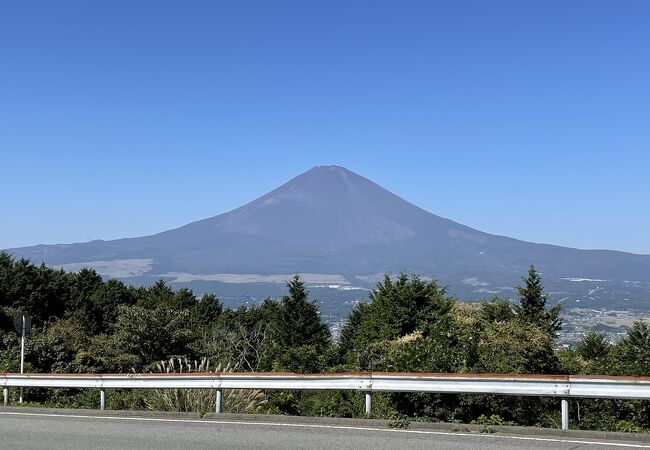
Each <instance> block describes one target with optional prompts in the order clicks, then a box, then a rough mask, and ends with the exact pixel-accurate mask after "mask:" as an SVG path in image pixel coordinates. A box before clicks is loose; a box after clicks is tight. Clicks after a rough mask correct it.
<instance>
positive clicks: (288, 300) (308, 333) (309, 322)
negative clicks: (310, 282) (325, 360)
mask: <svg viewBox="0 0 650 450" xmlns="http://www.w3.org/2000/svg"><path fill="white" fill-rule="evenodd" d="M287 287H288V289H289V295H285V296H284V297H282V301H281V302H280V305H281V308H280V322H279V324H278V326H279V332H280V342H281V344H282V346H284V347H300V346H304V345H312V346H314V347H315V348H316V349H317V350H318V351H320V350H322V349H324V348H325V347H327V346H328V345H329V344H330V332H329V328H328V327H327V324H326V323H325V322H323V320H322V319H321V316H320V313H319V311H318V304H317V303H316V302H315V301H309V293H308V291H307V289H306V288H305V283H303V281H302V280H301V279H300V277H299V276H298V275H295V276H294V277H293V278H292V279H291V280H290V281H289V282H287Z"/></svg>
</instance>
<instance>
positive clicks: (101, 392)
mask: <svg viewBox="0 0 650 450" xmlns="http://www.w3.org/2000/svg"><path fill="white" fill-rule="evenodd" d="M99 409H100V410H102V411H104V410H105V409H106V389H100V390H99Z"/></svg>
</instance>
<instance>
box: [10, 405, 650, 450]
mask: <svg viewBox="0 0 650 450" xmlns="http://www.w3.org/2000/svg"><path fill="white" fill-rule="evenodd" d="M0 448H2V449H7V450H8V449H30V450H32V449H48V450H58V449H66V450H76V449H155V450H161V449H183V450H189V449H204V448H206V449H207V448H209V449H218V448H223V449H244V448H245V449H251V448H267V449H305V448H315V449H323V448H336V449H354V450H361V449H366V448H371V449H373V450H383V449H406V448H408V449H477V448H478V449H481V450H507V449H515V448H526V449H547V448H552V449H594V448H597V449H621V448H650V444H648V443H645V444H644V443H639V444H638V445H636V444H635V443H631V442H623V441H612V440H600V439H583V438H574V437H567V438H562V437H549V436H539V437H536V436H514V435H508V436H504V435H499V434H481V433H454V432H445V431H432V430H392V429H388V428H372V427H365V426H363V425H360V426H356V425H354V426H351V425H328V424H327V423H326V422H323V421H318V423H290V422H289V423H287V422H283V421H282V417H277V420H275V421H274V422H264V423H263V422H252V421H233V420H220V419H209V420H201V419H186V418H171V417H147V416H145V417H132V416H131V417H123V416H108V415H87V416H86V415H84V413H83V412H79V413H74V414H70V413H69V411H68V412H66V413H49V412H43V413H41V412H34V411H33V410H32V411H31V412H6V411H0Z"/></svg>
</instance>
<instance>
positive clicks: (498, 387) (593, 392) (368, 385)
mask: <svg viewBox="0 0 650 450" xmlns="http://www.w3.org/2000/svg"><path fill="white" fill-rule="evenodd" d="M0 386H2V387H3V393H4V404H5V406H6V405H7V404H8V399H9V391H8V389H9V388H10V387H39V388H48V387H49V388H94V389H99V390H100V408H101V409H104V408H105V404H106V402H105V399H106V389H118V388H119V389H215V390H216V393H217V396H216V405H215V411H216V412H217V413H219V412H221V394H222V390H223V389H270V390H280V389H288V390H357V391H363V392H365V394H366V413H368V414H370V411H371V408H372V393H373V392H423V393H444V394H496V395H521V396H540V397H559V398H561V400H562V401H561V410H562V429H568V428H569V404H568V399H570V398H612V399H640V400H648V399H650V377H605V376H584V375H501V374H432V373H376V372H372V373H331V374H330V373H327V374H307V375H303V374H295V373H186V374H155V373H147V374H41V373H31V374H13V373H2V374H0Z"/></svg>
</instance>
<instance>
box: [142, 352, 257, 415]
mask: <svg viewBox="0 0 650 450" xmlns="http://www.w3.org/2000/svg"><path fill="white" fill-rule="evenodd" d="M155 372H156V373H218V372H222V373H230V372H232V369H231V368H230V367H229V366H226V367H221V365H218V366H217V367H215V368H214V370H210V360H209V359H207V358H202V359H201V361H188V360H187V358H175V357H172V358H170V359H169V361H160V362H158V363H157V364H156V366H155ZM221 402H222V403H221V404H222V408H221V409H222V411H223V412H229V413H262V412H265V410H266V408H267V407H268V400H267V398H266V394H265V393H264V391H261V390H259V389H224V390H223V395H222V397H221ZM215 403H216V391H215V390H214V389H154V390H152V391H151V392H150V395H148V396H147V398H146V400H145V404H146V405H147V408H149V409H150V410H153V411H174V412H194V413H199V414H200V415H202V416H203V415H204V414H206V413H208V412H214V409H215Z"/></svg>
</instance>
